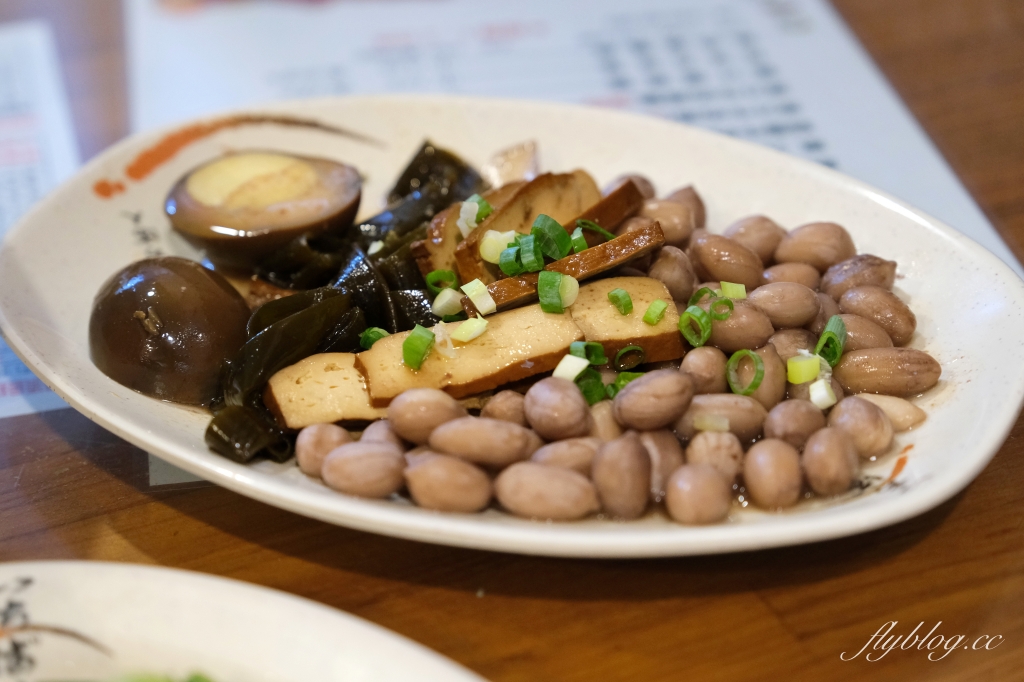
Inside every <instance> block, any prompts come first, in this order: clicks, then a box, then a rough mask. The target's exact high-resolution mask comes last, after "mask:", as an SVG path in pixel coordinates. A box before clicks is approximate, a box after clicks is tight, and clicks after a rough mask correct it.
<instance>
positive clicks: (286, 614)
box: [0, 561, 483, 682]
mask: <svg viewBox="0 0 1024 682" xmlns="http://www.w3.org/2000/svg"><path fill="white" fill-rule="evenodd" d="M0 611H4V613H5V614H6V615H7V616H8V619H7V621H6V622H5V625H6V626H7V628H8V629H9V632H8V633H6V634H4V635H0V661H2V662H3V663H4V666H5V667H4V668H3V670H6V671H7V672H9V673H11V674H12V679H18V680H23V681H24V682H35V681H36V680H40V681H42V680H65V679H67V680H71V679H74V680H95V682H105V681H107V680H114V679H121V677H122V676H123V675H127V674H139V673H149V674H151V675H166V676H171V677H173V678H174V679H176V680H179V679H180V680H184V679H185V678H186V676H188V675H190V674H193V673H202V674H205V675H206V676H208V677H209V678H210V679H211V680H213V682H235V681H238V680H246V681H247V682H309V681H310V680H325V681H326V680H336V681H337V682H343V681H344V682H349V681H351V680H358V681H359V682H398V681H399V680H434V681H436V682H442V681H443V682H460V681H461V682H482V680H483V678H481V677H478V676H477V675H475V674H473V673H471V672H469V671H468V670H466V669H465V668H462V667H460V666H458V665H456V664H455V663H453V662H451V661H449V660H448V659H446V658H444V657H443V656H440V655H438V654H436V653H434V652H433V651H431V650H429V649H427V648H426V647H423V646H420V645H419V644H416V643H415V642H412V641H411V640H408V639H406V638H404V637H400V636H399V635H396V634H395V633H393V632H391V631H390V630H386V629H384V628H382V627H379V626H377V625H374V624H373V623H369V622H367V621H365V620H362V619H361V618H356V617H355V616H350V615H349V614H347V613H343V612H341V611H336V610H334V609H331V608H328V607H326V606H323V605H321V604H317V603H316V602H312V601H309V600H306V599H300V598H299V597H294V596H291V595H289V594H285V593H283V592H277V591H276V590H269V589H267V588H264V587H257V586H255V585H249V584H247V583H243V582H238V581H235V580H227V579H225V578H218V577H214V576H209V575H203V574H201V573H191V572H188V571H178V570H172V569H168V568H157V567H152V566H137V565H132V564H112V563H100V562H87V561H40V562H25V563H8V564H0ZM26 624H30V626H32V627H33V628H34V629H25V628H24V627H23V626H24V625H26ZM16 650H17V651H16ZM12 666H13V667H12ZM5 679H6V678H5ZM161 679H162V678H161Z"/></svg>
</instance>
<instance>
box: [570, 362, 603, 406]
mask: <svg viewBox="0 0 1024 682" xmlns="http://www.w3.org/2000/svg"><path fill="white" fill-rule="evenodd" d="M576 385H577V386H579V389H580V392H581V393H583V397H584V398H586V400H587V404H588V405H593V404H594V403H598V402H601V401H602V400H604V398H605V389H604V381H603V380H602V379H601V373H600V372H598V371H597V370H596V369H594V368H593V367H589V368H587V369H585V370H583V372H582V373H581V374H580V375H579V376H578V377H576Z"/></svg>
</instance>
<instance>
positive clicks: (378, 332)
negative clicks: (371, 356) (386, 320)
mask: <svg viewBox="0 0 1024 682" xmlns="http://www.w3.org/2000/svg"><path fill="white" fill-rule="evenodd" d="M385 336H391V335H390V334H388V332H386V331H385V330H383V329H381V328H380V327H367V328H366V331H364V332H363V333H362V334H360V335H359V345H360V346H362V347H363V348H365V349H366V350H370V349H371V348H373V344H375V343H377V342H378V341H380V340H381V339H383V338H384V337H385Z"/></svg>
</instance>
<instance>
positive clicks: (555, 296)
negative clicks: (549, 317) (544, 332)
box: [537, 270, 565, 313]
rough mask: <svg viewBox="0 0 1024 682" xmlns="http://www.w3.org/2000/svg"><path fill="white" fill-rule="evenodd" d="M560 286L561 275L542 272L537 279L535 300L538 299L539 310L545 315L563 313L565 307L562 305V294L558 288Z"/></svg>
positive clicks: (546, 271) (548, 271) (549, 271)
mask: <svg viewBox="0 0 1024 682" xmlns="http://www.w3.org/2000/svg"><path fill="white" fill-rule="evenodd" d="M561 286H562V273H560V272H552V271H551V270H542V271H541V273H540V275H539V276H538V278H537V298H539V299H540V309H541V310H543V311H544V312H546V313H563V312H565V307H564V306H563V305H562V294H561V293H560V292H559V288H560V287H561Z"/></svg>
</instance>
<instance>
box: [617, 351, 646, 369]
mask: <svg viewBox="0 0 1024 682" xmlns="http://www.w3.org/2000/svg"><path fill="white" fill-rule="evenodd" d="M646 357H647V351H645V350H644V349H643V348H641V347H640V346H626V347H625V348H623V349H622V350H620V351H619V352H618V353H616V354H615V362H613V363H612V367H614V368H615V369H616V370H617V371H619V372H624V371H626V370H627V369H633V368H634V367H636V366H637V365H641V364H643V362H644V359H645V358H646Z"/></svg>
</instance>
